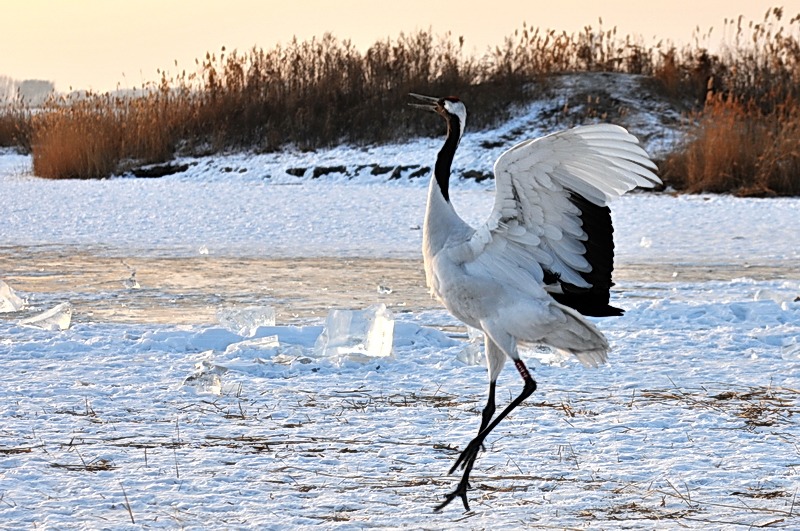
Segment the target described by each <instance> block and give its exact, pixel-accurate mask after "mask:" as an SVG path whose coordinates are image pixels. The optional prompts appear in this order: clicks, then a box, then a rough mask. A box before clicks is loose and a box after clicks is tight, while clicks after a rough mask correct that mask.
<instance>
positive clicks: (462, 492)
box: [433, 479, 469, 513]
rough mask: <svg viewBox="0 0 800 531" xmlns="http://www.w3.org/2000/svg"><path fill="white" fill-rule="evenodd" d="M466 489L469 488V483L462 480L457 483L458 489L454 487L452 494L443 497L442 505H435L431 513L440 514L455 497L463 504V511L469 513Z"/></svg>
mask: <svg viewBox="0 0 800 531" xmlns="http://www.w3.org/2000/svg"><path fill="white" fill-rule="evenodd" d="M468 488H469V483H468V482H467V481H465V480H463V479H462V480H461V481H460V482H459V483H458V487H456V490H454V491H453V492H451V493H450V494H448V495H447V496H445V499H444V501H443V502H442V503H440V504H439V505H437V506H436V507H435V508H434V509H433V512H435V513H438V512H440V511H441V510H442V509H444V508H445V507H447V506H448V505H449V504H450V502H451V501H453V500H455V499H456V496H458V497H460V498H461V501H462V502H463V503H464V510H465V511H469V502H468V501H467V489H468Z"/></svg>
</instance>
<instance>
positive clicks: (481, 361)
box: [456, 326, 486, 365]
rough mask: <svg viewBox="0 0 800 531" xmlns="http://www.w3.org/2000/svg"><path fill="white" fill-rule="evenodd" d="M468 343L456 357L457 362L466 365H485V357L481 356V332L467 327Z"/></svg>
mask: <svg viewBox="0 0 800 531" xmlns="http://www.w3.org/2000/svg"><path fill="white" fill-rule="evenodd" d="M467 336H468V337H469V341H468V342H467V344H466V345H465V346H464V348H463V349H461V352H459V353H458V354H457V355H456V359H458V361H460V362H463V363H465V364H467V365H486V356H484V355H483V331H482V330H478V329H477V328H472V327H471V326H468V327H467Z"/></svg>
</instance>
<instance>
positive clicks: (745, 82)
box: [0, 9, 800, 193]
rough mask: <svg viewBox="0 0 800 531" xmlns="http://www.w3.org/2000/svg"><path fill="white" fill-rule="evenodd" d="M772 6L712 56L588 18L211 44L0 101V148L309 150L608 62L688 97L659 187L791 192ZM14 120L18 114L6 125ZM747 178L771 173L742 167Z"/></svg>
mask: <svg viewBox="0 0 800 531" xmlns="http://www.w3.org/2000/svg"><path fill="white" fill-rule="evenodd" d="M782 17H783V12H782V11H781V10H780V9H772V10H770V11H769V12H768V13H767V15H766V16H765V18H764V21H763V22H760V23H757V24H756V23H750V24H749V25H748V24H745V23H744V22H743V21H742V20H741V19H739V20H738V21H729V22H728V21H726V24H725V27H724V32H725V35H726V42H727V47H726V48H725V50H724V51H723V53H720V54H717V55H715V54H711V53H710V52H709V51H708V49H707V48H706V47H704V46H703V45H702V44H701V41H702V40H703V39H706V38H707V37H698V38H697V41H696V42H695V44H694V45H693V46H685V47H683V48H676V47H675V46H673V45H672V44H670V43H665V42H660V43H657V44H655V45H651V46H645V45H644V44H643V43H642V42H641V39H637V38H634V37H630V36H627V37H624V38H623V37H620V36H618V35H617V32H616V29H614V28H612V29H609V30H605V29H603V28H602V21H601V23H600V26H599V27H598V28H592V27H590V26H587V27H585V28H584V30H583V31H582V32H579V33H576V34H566V33H564V32H561V33H559V32H556V31H552V30H551V31H542V30H539V29H534V28H529V27H527V26H525V25H523V27H522V28H521V29H520V30H518V31H516V32H515V33H514V34H513V35H511V36H509V37H508V38H506V39H505V40H504V42H503V43H502V44H500V45H498V46H496V47H495V48H494V49H493V50H491V51H489V52H488V53H486V54H485V55H483V56H481V57H476V56H474V55H472V54H468V53H465V52H464V41H463V39H461V38H456V37H453V36H452V35H449V34H448V35H444V36H438V37H437V36H434V35H433V34H431V32H429V31H420V32H416V33H412V34H401V35H400V36H399V37H398V38H396V39H387V40H385V41H380V42H376V43H375V44H374V45H373V46H372V47H370V48H369V49H368V50H366V51H365V52H360V51H359V50H356V49H355V48H354V47H353V45H352V44H351V43H350V42H349V41H346V40H345V41H341V40H338V39H336V38H335V37H333V36H331V35H324V36H323V37H322V38H318V39H312V40H310V41H305V42H299V41H293V42H291V43H289V44H287V45H281V46H276V47H275V48H273V49H271V50H263V49H260V48H253V49H250V50H247V51H236V50H233V51H228V50H225V49H224V48H223V49H222V50H221V51H220V52H218V53H214V54H212V53H209V54H206V56H205V57H204V58H203V59H202V60H198V61H197V62H196V65H195V68H194V71H192V72H190V73H188V74H187V73H186V72H185V71H184V72H180V73H177V74H168V73H167V72H161V73H160V74H161V79H160V80H159V81H158V82H157V83H151V84H148V85H145V86H142V87H140V89H139V90H138V91H137V94H136V95H135V97H118V96H115V95H110V94H88V95H83V96H81V97H66V98H60V99H53V100H51V101H50V102H49V103H48V104H47V105H46V106H45V108H44V109H42V110H40V111H38V112H35V113H30V112H29V111H28V112H27V114H25V113H22V114H21V115H20V114H17V115H13V114H9V113H3V112H2V111H0V145H2V143H3V142H16V143H18V144H23V145H27V146H29V147H30V149H31V150H32V151H33V155H34V172H35V173H36V174H37V175H41V176H44V177H51V178H64V177H83V178H93V177H103V176H108V175H111V174H114V173H117V172H120V171H123V170H124V169H125V168H126V167H128V166H133V165H137V164H142V163H148V162H159V161H164V160H168V159H169V158H170V157H172V156H174V154H175V153H176V152H180V153H187V154H192V153H194V154H197V153H212V152H217V151H221V150H228V149H255V150H260V151H270V150H277V149H281V148H283V147H285V146H287V145H292V146H295V147H297V148H299V149H309V150H310V149H316V148H319V147H325V146H331V145H335V144H338V143H342V142H348V143H353V144H368V143H381V142H388V141H393V140H398V139H403V138H408V137H411V136H416V135H421V134H437V133H438V128H437V129H430V128H431V127H433V124H432V123H431V122H428V121H424V120H419V117H418V116H416V115H415V114H414V113H412V112H410V111H409V110H408V107H407V106H406V102H407V93H408V92H410V91H414V92H423V93H429V94H458V95H459V96H460V97H462V98H463V99H464V100H466V101H468V102H469V103H470V108H471V110H472V115H471V120H470V121H471V124H473V125H474V126H476V127H479V128H480V127H487V126H490V125H492V124H493V123H494V122H495V121H497V120H499V119H502V118H503V117H504V116H505V113H506V112H507V110H508V109H509V108H510V107H511V105H512V104H514V103H519V102H524V101H527V100H529V99H532V98H533V97H535V94H534V93H533V92H534V91H533V90H531V88H532V87H536V86H538V84H539V83H546V80H547V78H548V76H550V75H553V74H558V73H564V72H584V71H612V72H628V73H633V74H641V75H643V76H646V77H647V78H649V79H650V80H651V82H652V84H653V85H654V86H656V87H657V88H658V89H659V90H661V91H662V92H663V93H664V94H665V95H666V96H667V97H670V98H674V99H675V100H676V101H677V102H681V103H682V104H685V105H687V106H688V107H689V108H693V109H694V114H692V115H691V116H690V117H689V121H690V122H691V123H696V124H697V126H696V127H695V128H694V129H693V134H692V135H691V139H692V141H691V142H689V143H687V144H686V145H685V146H681V147H680V149H679V150H678V151H677V152H676V153H674V154H673V155H671V156H670V157H668V158H667V160H666V161H664V167H665V170H666V171H665V177H666V178H667V179H668V180H669V181H670V183H671V184H672V185H673V186H676V187H680V188H681V189H688V190H693V191H694V190H718V191H719V190H739V191H742V192H747V193H757V192H758V190H763V192H764V193H797V192H796V189H797V187H796V181H795V180H793V178H792V177H791V175H790V172H791V171H792V168H794V167H796V166H797V151H796V150H795V151H792V150H793V149H794V147H793V143H792V141H791V140H789V139H787V135H791V134H792V132H793V131H794V130H795V129H796V128H797V124H796V120H797V114H798V111H797V104H796V102H797V101H800V100H798V97H800V94H798V90H800V89H798V87H799V86H800V79H799V76H800V74H799V73H798V57H800V53H799V52H798V42H799V39H798V35H800V31H798V26H800V19H798V17H795V18H793V19H791V20H790V21H789V22H788V25H784V24H783V21H782ZM176 67H177V65H176ZM19 116H24V117H25V120H27V125H26V126H23V127H20V126H19V124H15V125H14V126H13V128H12V127H11V126H9V125H7V124H8V123H9V122H12V123H13V122H15V121H19V120H17V118H19ZM25 120H22V122H23V123H25ZM722 123H726V124H727V125H726V127H719V124H722ZM10 129H14V130H15V131H17V133H15V134H16V136H13V135H12V133H9V132H8V130H10ZM19 131H23V134H20V132H19ZM726 135H727V136H726ZM9 138H12V139H14V140H12V141H9V140H8V139H9ZM792 138H797V135H794V136H793V137H792ZM4 139H5V140H4ZM737 143H742V145H744V143H746V145H747V149H738V150H736V154H737V157H738V156H740V155H741V156H744V155H743V154H744V153H749V157H748V159H747V160H748V162H745V161H744V160H743V159H742V160H738V162H736V163H735V164H736V169H735V171H734V170H732V169H731V168H730V167H726V166H725V164H724V163H725V161H729V163H730V164H733V163H734V162H733V161H734V160H736V157H732V156H731V152H732V151H731V150H732V147H731V146H735V145H736V144H737ZM715 158H716V159H718V160H714V159H715ZM758 160H760V162H758V164H756V162H757V161H758ZM762 168H763V171H762ZM766 168H772V169H771V170H769V171H767V170H766ZM752 171H756V173H752ZM758 172H762V173H758ZM764 172H766V173H764ZM762 174H763V175H766V174H769V175H771V176H770V177H766V176H762V177H755V176H756V175H762ZM748 175H749V177H748ZM755 179H758V180H757V181H756V180H755ZM715 180H716V181H719V182H714V183H712V181H715ZM726 183H727V184H726ZM793 190H794V191H793Z"/></svg>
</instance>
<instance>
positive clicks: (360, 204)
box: [0, 124, 800, 529]
mask: <svg viewBox="0 0 800 531" xmlns="http://www.w3.org/2000/svg"><path fill="white" fill-rule="evenodd" d="M518 125H519V124H517V125H516V126H515V127H518ZM487 134H488V133H476V134H475V135H474V136H470V135H467V136H466V137H465V139H464V144H463V146H462V150H463V153H462V154H460V155H459V156H458V157H459V158H458V163H459V164H462V165H464V167H477V166H481V167H484V169H485V171H489V168H490V167H491V161H492V160H493V157H494V156H496V153H495V152H494V151H492V149H495V148H492V149H483V148H481V147H480V146H481V142H482V141H483V140H484V136H481V135H487ZM438 143H439V141H438V140H420V141H417V142H413V143H408V144H405V145H402V146H385V147H380V148H372V149H355V148H337V149H332V150H329V151H326V152H319V153H315V154H303V153H283V154H271V155H258V156H255V155H244V154H240V155H230V156H226V157H214V158H207V159H201V160H194V161H187V162H189V163H190V168H189V169H188V170H187V171H186V172H183V173H180V174H176V175H172V176H168V177H164V178H161V179H132V178H114V179H109V180H104V181H93V182H89V181H60V182H53V181H43V180H38V179H35V178H33V177H31V176H30V159H29V158H28V157H23V156H19V155H13V154H11V153H4V154H2V155H0V194H1V195H2V198H3V200H2V204H3V215H2V216H0V235H2V241H0V253H2V254H3V255H4V256H5V257H6V258H8V257H13V256H15V254H18V255H20V256H24V257H25V258H24V259H26V260H34V261H35V260H36V256H37V253H40V252H42V253H43V252H51V251H52V250H53V249H57V250H58V252H61V253H71V252H74V253H85V254H90V255H101V256H115V257H123V258H124V257H126V256H127V257H140V256H148V255H149V256H158V257H179V258H182V259H185V260H187V261H189V260H192V259H194V258H197V257H200V256H204V255H205V254H206V253H208V254H210V255H217V256H226V257H242V258H245V257H264V258H278V257H284V258H287V257H288V258H292V257H330V258H340V257H369V258H376V257H378V258H408V259H412V258H413V259H417V258H418V256H419V254H418V253H419V251H418V249H419V243H420V237H421V235H420V230H419V227H420V225H421V224H422V213H423V206H424V200H425V186H426V184H427V181H426V179H425V178H417V179H410V178H408V175H409V174H410V173H412V172H413V171H415V170H414V169H413V168H412V169H402V170H401V171H400V173H401V174H402V175H401V176H402V177H403V178H401V179H397V180H390V179H389V178H388V174H387V173H386V172H384V173H381V172H377V173H378V174H377V175H373V169H374V168H375V166H370V164H374V163H377V162H380V163H382V164H386V165H387V166H390V167H395V168H396V167H401V166H405V165H413V164H418V165H424V164H430V161H432V160H433V157H434V156H435V152H436V149H437V148H438ZM462 155H463V156H462ZM337 165H341V166H344V167H345V168H346V170H345V171H339V172H331V173H328V174H326V175H323V176H321V177H319V178H317V179H314V178H312V177H311V172H312V169H313V168H317V167H326V166H331V167H333V166H337ZM361 166H363V167H362V168H361V169H360V170H358V168H359V167H361ZM291 168H307V169H308V170H307V171H306V173H305V174H304V175H303V176H302V177H296V176H292V175H290V174H287V173H286V170H287V169H291ZM492 197H493V196H492V194H491V183H490V182H489V183H486V182H482V183H475V182H474V181H472V180H462V181H459V182H457V183H456V190H455V191H454V193H453V194H452V198H453V202H454V204H455V205H456V207H457V208H458V210H459V212H460V213H461V214H462V215H463V216H464V217H465V218H466V219H468V220H469V221H471V222H473V223H478V222H479V221H480V220H481V219H482V218H483V217H484V216H485V215H486V213H488V210H489V209H490V207H491V202H492ZM612 210H613V212H614V221H615V229H616V241H617V264H618V266H619V267H625V265H626V264H649V265H650V266H652V267H653V268H662V269H664V268H669V269H670V270H674V271H675V274H676V276H675V279H674V282H664V281H663V280H659V281H656V280H653V278H650V277H648V276H647V275H643V277H642V278H638V279H632V280H626V281H625V282H621V283H619V286H618V288H619V290H618V291H617V292H616V293H615V304H618V305H620V306H622V307H624V308H626V309H627V313H626V314H625V315H624V316H623V317H619V318H612V319H603V320H599V322H598V324H599V326H600V328H601V329H602V330H603V331H604V332H605V333H606V334H607V335H608V337H609V340H610V343H611V345H612V349H613V350H612V352H611V355H610V358H611V363H610V364H608V365H606V366H603V367H601V368H599V369H595V370H590V369H584V368H582V367H580V366H579V365H577V364H574V363H571V362H566V363H552V360H547V359H545V360H543V361H542V362H541V363H537V361H535V360H533V359H530V365H531V366H532V367H533V368H534V369H535V377H536V378H537V380H538V382H539V388H538V390H537V392H536V393H535V394H534V395H533V396H532V397H531V398H530V399H529V400H528V402H527V403H526V404H524V407H522V408H521V409H519V410H517V411H516V412H515V413H514V414H513V415H512V416H511V417H510V418H508V419H507V420H506V421H504V422H503V423H502V424H501V425H500V426H499V427H498V429H497V430H495V432H494V434H493V435H492V437H490V439H489V441H488V444H487V451H486V452H485V453H483V454H482V455H481V456H480V457H479V459H478V462H477V465H476V468H475V470H474V472H473V475H472V487H473V490H472V491H470V495H469V496H470V500H471V504H472V511H471V512H469V513H466V514H465V513H464V512H463V509H462V508H461V506H460V504H458V503H453V504H451V505H450V506H449V507H447V508H446V509H445V511H444V512H443V513H441V514H434V513H433V512H432V508H433V507H434V506H435V505H436V504H437V503H438V502H439V501H440V500H441V499H442V496H443V495H444V494H445V493H447V492H449V491H450V490H451V489H452V488H453V487H454V486H455V483H456V482H457V477H455V476H448V475H447V470H448V469H449V467H450V465H451V464H452V462H453V460H454V459H455V457H456V455H457V449H458V448H463V446H464V445H465V444H466V443H467V442H468V441H469V439H470V438H471V437H472V435H474V432H475V430H476V429H477V427H478V424H479V419H480V417H479V412H480V410H481V408H482V407H483V402H484V400H485V388H486V377H485V369H483V368H482V367H480V366H474V365H467V364H465V363H464V362H463V361H460V359H463V358H464V356H465V354H466V353H469V352H471V351H470V350H469V349H470V348H471V347H470V345H469V344H468V343H467V341H466V338H465V337H461V336H459V335H458V334H456V335H453V333H452V330H459V329H458V328H457V323H456V322H455V321H454V320H453V319H452V318H450V317H449V316H447V314H446V313H445V312H444V311H443V310H430V309H424V310H423V309H420V308H414V307H409V308H406V310H407V311H405V312H403V313H400V312H395V319H396V322H395V328H394V342H393V355H392V356H391V357H389V358H368V359H366V360H365V359H363V358H360V357H358V358H356V359H350V358H348V357H344V358H341V357H332V356H324V355H321V354H320V351H319V350H318V349H316V348H315V346H314V344H315V341H316V340H317V337H318V336H319V334H320V332H321V330H322V325H323V321H322V320H321V319H319V320H317V321H313V320H312V321H308V322H304V323H301V324H303V325H304V326H299V327H295V326H288V325H287V323H282V322H278V323H277V325H276V326H263V327H260V328H257V329H255V330H252V331H250V332H252V333H250V332H247V333H240V331H232V330H231V329H230V326H228V327H225V326H223V324H220V323H218V322H208V321H207V320H198V321H197V322H193V323H191V324H188V325H187V324H170V323H169V322H167V323H164V320H163V318H161V319H159V322H146V320H145V322H141V320H140V321H138V322H136V323H131V322H126V321H124V320H112V321H103V320H98V319H94V318H92V317H91V315H86V314H85V310H83V312H84V314H83V315H82V308H81V307H80V306H79V305H74V306H73V308H72V311H73V313H74V317H76V318H75V319H73V324H72V326H71V327H70V328H68V329H66V330H57V331H52V330H43V329H40V328H36V327H32V326H27V325H24V324H21V323H20V320H21V319H23V318H25V317H29V316H31V315H33V314H35V313H37V312H39V311H41V310H44V309H47V308H43V307H36V304H34V302H35V301H41V300H47V301H52V300H60V301H69V300H70V292H69V291H62V292H58V293H57V294H55V295H54V294H52V293H51V294H48V296H47V297H44V298H43V297H41V296H40V294H37V293H26V292H24V291H19V290H18V292H17V294H18V295H19V296H21V297H22V298H27V299H28V300H29V306H28V307H26V308H23V309H21V310H20V311H16V312H10V313H0V360H2V369H3V373H4V374H5V378H4V382H3V385H2V386H0V527H1V528H8V529H25V528H50V529H84V528H89V529H100V528H103V529H125V528H130V529H134V528H140V527H147V528H167V529H172V528H189V529H201V528H222V529H236V528H245V529H287V528H302V527H311V526H319V527H321V528H324V529H327V528H340V529H353V528H368V527H369V528H419V529H442V528H466V529H519V528H526V527H527V528H548V529H551V528H555V529H562V528H592V529H595V528H621V527H623V528H645V529H653V528H658V529H669V528H676V529H677V528H687V527H688V528H697V529H738V528H740V527H760V526H763V527H777V528H785V529H794V528H798V527H800V516H798V515H799V514H800V505H798V504H797V499H796V496H797V493H798V487H800V429H798V420H797V419H798V414H800V340H798V337H800V302H797V301H796V300H795V299H796V298H797V297H798V296H799V295H800V273H799V272H798V271H799V270H798V267H797V264H798V263H800V250H798V241H800V215H798V213H800V200H798V199H769V200H760V199H738V198H731V197H724V196H719V197H718V196H678V197H673V196H672V195H669V194H631V195H629V196H627V197H624V198H623V199H622V200H620V201H618V202H616V203H615V204H614V205H613V207H612ZM22 250H24V252H22ZM48 263H51V262H48ZM689 266H691V267H695V268H696V267H704V268H706V269H707V271H708V273H707V275H706V276H705V278H706V279H708V278H711V279H714V280H701V281H696V280H691V279H689V280H686V279H685V278H684V276H683V275H682V274H681V267H689ZM752 266H770V269H769V271H773V272H775V271H777V272H778V274H776V275H775V276H774V278H765V277H764V275H763V274H759V275H754V276H750V275H749V274H748V271H750V268H751V267H752ZM716 268H719V269H720V270H722V269H724V270H725V271H726V273H725V274H720V275H719V278H717V279H715V275H714V271H715V270H716ZM731 270H735V271H738V272H741V274H737V275H735V278H731V276H730V275H729V274H728V273H727V272H729V271H731ZM760 271H764V269H763V268H762V269H760ZM40 274H41V275H43V276H48V275H49V276H53V277H55V278H56V279H57V278H58V275H59V271H58V270H42V271H41V272H40ZM0 280H5V281H7V282H8V284H9V285H10V287H11V288H12V289H13V288H14V287H15V286H14V283H13V281H12V280H13V279H9V278H8V276H7V275H6V272H4V271H0ZM328 281H329V283H330V285H331V286H335V285H336V283H337V278H336V277H335V276H331V278H329V279H328ZM53 284H54V285H58V282H57V281H55V282H54V283H53ZM134 288H135V286H132V285H129V286H127V287H125V286H124V285H123V283H122V282H120V283H119V284H118V285H117V286H116V287H115V288H114V290H116V291H114V290H112V291H111V292H110V293H109V295H108V296H109V297H116V296H118V295H119V294H123V293H124V295H125V297H136V293H137V291H136V289H134ZM373 289H374V288H373ZM318 303H319V304H320V305H321V306H322V307H325V304H326V300H325V298H324V294H323V295H320V300H319V301H318ZM175 312H176V313H177V312H181V306H180V302H179V301H178V302H177V303H176V304H175ZM77 317H81V318H80V319H78V318H77ZM177 322H178V319H177V318H176V323H177ZM180 322H181V323H186V322H187V321H186V316H185V315H182V316H181V318H180ZM442 324H445V325H452V326H450V327H448V328H447V333H445V332H442V331H441V330H440V329H438V328H436V327H434V325H437V326H438V325H442ZM462 330H463V329H462ZM272 336H277V337H278V342H279V344H280V346H279V347H276V346H275V343H274V340H273V339H270V338H271V337H272ZM465 349H466V350H465ZM519 384H520V382H519V381H518V377H517V376H516V373H514V371H513V369H512V370H506V371H505V372H504V373H503V374H502V376H501V380H500V385H499V391H500V392H499V395H498V398H499V399H500V400H501V401H502V402H506V401H507V400H509V399H510V398H511V397H513V396H515V395H516V394H517V393H518V391H519V388H520V385H519Z"/></svg>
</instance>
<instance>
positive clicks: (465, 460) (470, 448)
mask: <svg viewBox="0 0 800 531" xmlns="http://www.w3.org/2000/svg"><path fill="white" fill-rule="evenodd" d="M485 438H486V437H481V436H478V437H475V438H474V439H472V440H471V441H470V443H469V444H468V445H467V447H466V448H464V451H463V452H461V455H459V456H458V459H457V460H456V462H455V464H454V465H453V466H452V468H451V469H450V472H448V473H449V474H452V473H453V472H455V471H456V469H457V468H459V467H460V468H461V469H463V470H464V474H463V475H462V476H461V481H459V482H458V487H456V490H454V491H453V492H451V493H450V494H448V495H447V496H446V497H445V499H444V501H443V502H442V503H440V504H439V505H437V506H436V507H435V508H434V509H433V510H434V512H437V513H438V512H439V511H441V510H442V509H444V508H445V507H447V505H448V504H449V503H450V502H451V501H453V500H455V499H456V497H459V498H461V501H462V502H463V503H464V510H466V511H469V502H468V501H467V491H468V490H469V475H470V472H472V466H473V465H474V464H475V459H477V457H478V452H479V451H480V449H481V448H482V447H483V441H484V439H485Z"/></svg>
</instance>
